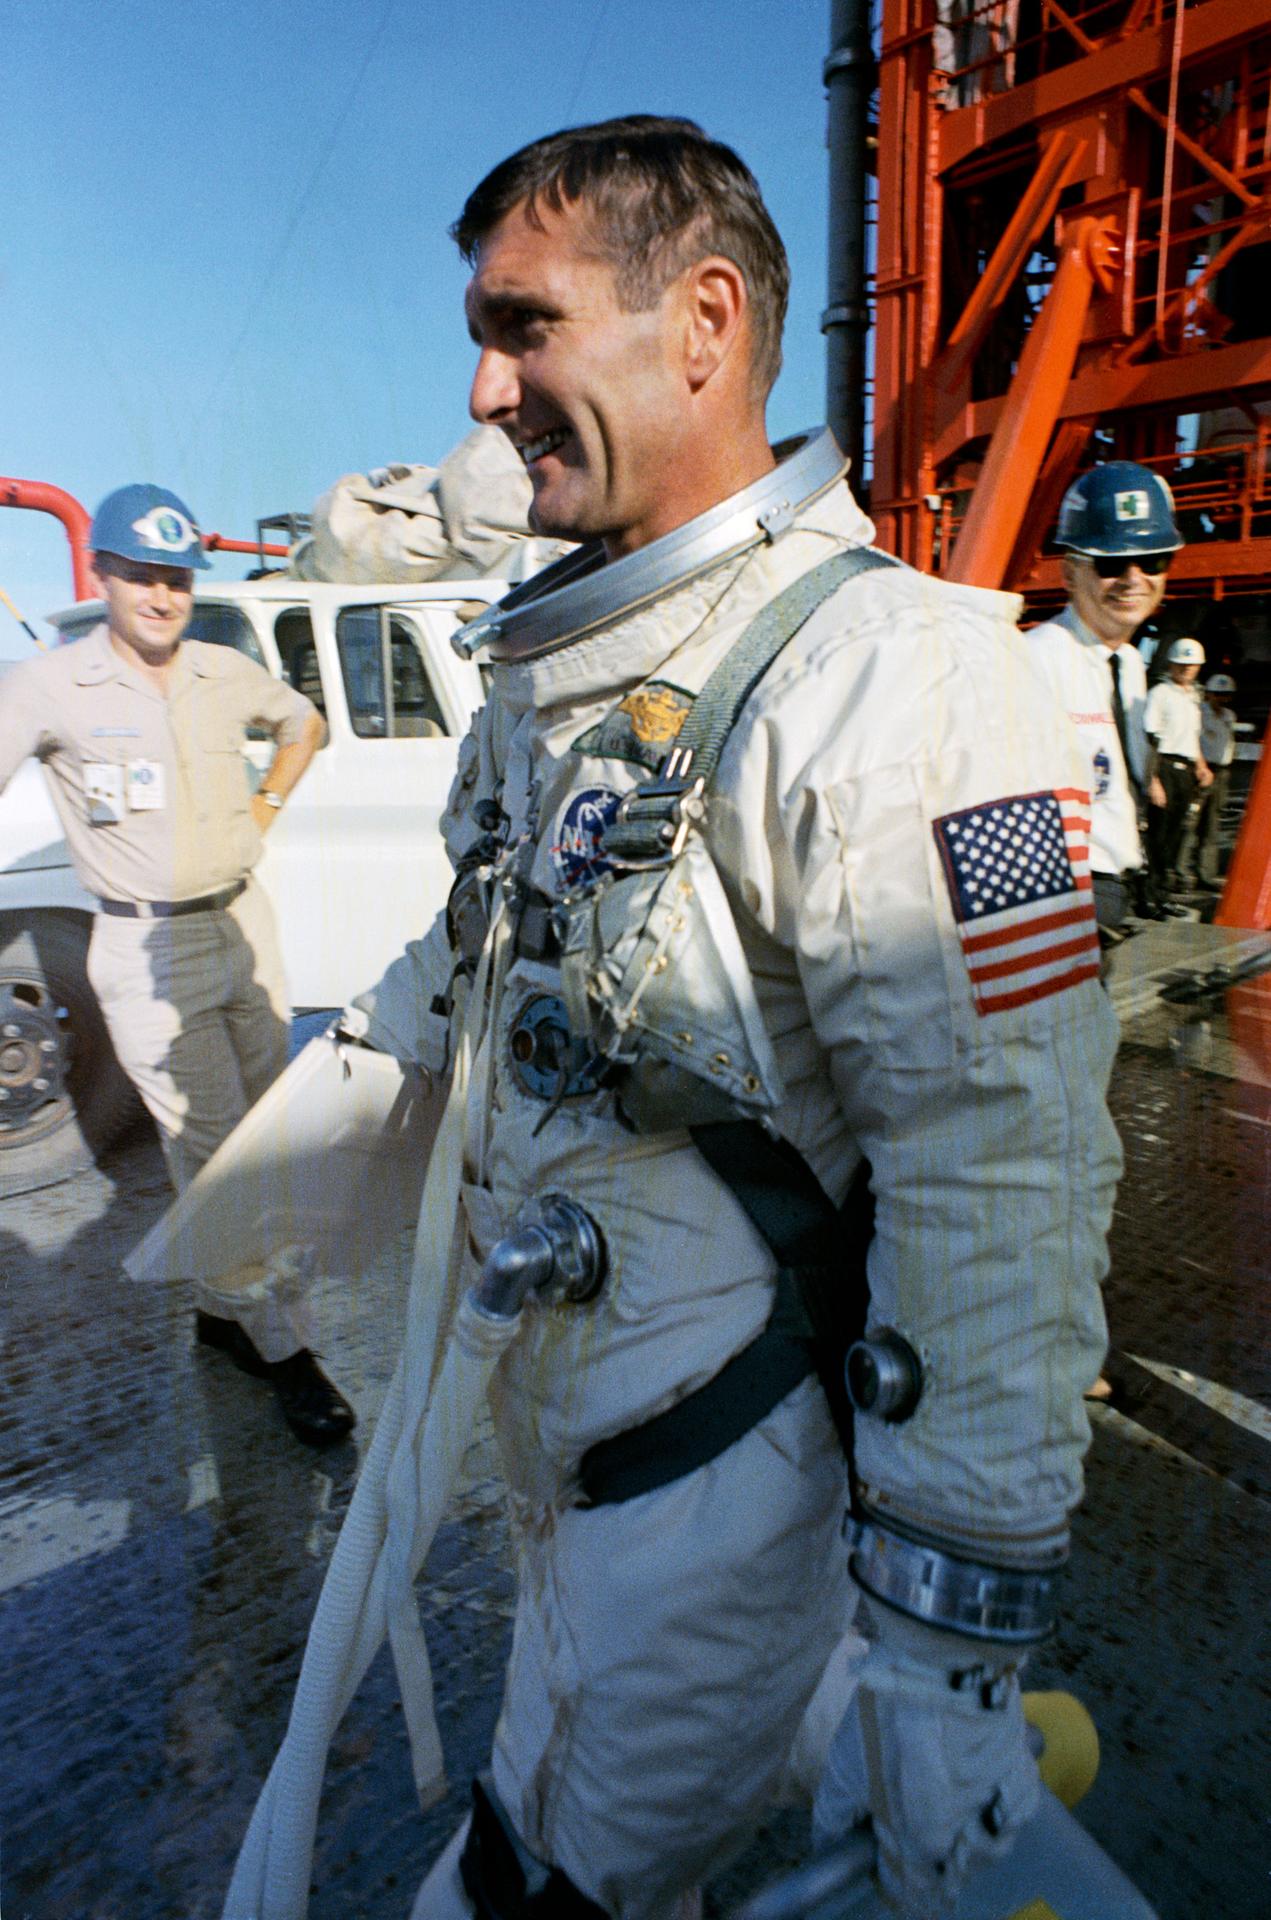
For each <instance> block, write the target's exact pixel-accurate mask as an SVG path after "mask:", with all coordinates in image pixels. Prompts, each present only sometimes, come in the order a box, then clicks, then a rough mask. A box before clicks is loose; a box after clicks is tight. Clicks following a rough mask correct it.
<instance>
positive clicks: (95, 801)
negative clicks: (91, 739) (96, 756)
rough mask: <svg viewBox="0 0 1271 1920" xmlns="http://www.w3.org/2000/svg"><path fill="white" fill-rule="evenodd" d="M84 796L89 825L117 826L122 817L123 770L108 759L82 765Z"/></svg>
mask: <svg viewBox="0 0 1271 1920" xmlns="http://www.w3.org/2000/svg"><path fill="white" fill-rule="evenodd" d="M84 798H85V800H86V801H87V802H88V824H89V826H90V827H117V826H118V825H119V822H120V821H121V820H122V819H123V817H124V770H123V768H122V767H120V766H117V765H114V764H113V763H112V762H111V761H109V760H89V761H86V762H85V765H84Z"/></svg>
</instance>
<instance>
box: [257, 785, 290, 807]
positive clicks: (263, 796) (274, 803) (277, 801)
mask: <svg viewBox="0 0 1271 1920" xmlns="http://www.w3.org/2000/svg"><path fill="white" fill-rule="evenodd" d="M256 798H257V799H258V800H263V801H264V803H265V805H266V806H267V807H272V808H273V809H274V812H275V813H277V811H278V809H279V807H281V806H282V805H283V804H284V801H283V797H282V795H281V794H280V793H275V792H274V790H273V788H272V787H257V789H256Z"/></svg>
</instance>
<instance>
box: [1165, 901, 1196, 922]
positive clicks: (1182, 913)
mask: <svg viewBox="0 0 1271 1920" xmlns="http://www.w3.org/2000/svg"><path fill="white" fill-rule="evenodd" d="M1164 917H1165V918H1166V919H1167V920H1190V919H1191V913H1190V911H1189V910H1188V908H1186V907H1185V906H1184V905H1183V903H1182V901H1181V900H1167V901H1166V902H1165V915H1164Z"/></svg>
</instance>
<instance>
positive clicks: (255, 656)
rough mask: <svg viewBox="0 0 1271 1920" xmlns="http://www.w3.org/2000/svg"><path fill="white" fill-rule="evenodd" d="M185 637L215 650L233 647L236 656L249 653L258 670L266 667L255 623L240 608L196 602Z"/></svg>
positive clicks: (212, 602) (248, 656)
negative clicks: (203, 642)
mask: <svg viewBox="0 0 1271 1920" xmlns="http://www.w3.org/2000/svg"><path fill="white" fill-rule="evenodd" d="M184 637H185V638H186V639H187V640H206V641H207V642H208V644H209V645H210V646H213V647H233V649H234V651H235V652H236V653H245V654H246V655H247V658H248V659H249V660H254V661H255V662H256V664H257V666H260V667H263V666H264V664H265V656H264V655H263V654H262V652H261V650H260V642H259V640H257V638H256V635H255V633H254V632H253V630H252V623H251V621H250V620H249V619H248V618H247V616H246V614H244V613H240V612H239V610H238V608H237V607H224V606H217V605H216V603H215V601H208V600H204V601H202V602H199V601H197V600H196V601H195V603H194V612H193V613H192V614H191V615H190V624H189V626H188V627H187V628H186V630H185V636H184Z"/></svg>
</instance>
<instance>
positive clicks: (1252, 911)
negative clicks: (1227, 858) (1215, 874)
mask: <svg viewBox="0 0 1271 1920" xmlns="http://www.w3.org/2000/svg"><path fill="white" fill-rule="evenodd" d="M1268 733H1271V728H1268ZM1214 922H1215V924H1216V925H1217V926H1220V927H1271V739H1268V740H1264V742H1263V746H1262V758H1261V760H1259V762H1258V765H1257V768H1256V770H1255V772H1254V776H1253V785H1252V786H1251V787H1250V789H1249V797H1248V799H1247V800H1246V801H1245V810H1244V816H1243V818H1242V820H1241V822H1240V834H1239V837H1238V839H1237V841H1236V845H1235V849H1234V851H1233V852H1232V856H1231V864H1230V866H1229V867H1228V869H1227V884H1226V886H1225V887H1224V888H1223V895H1222V899H1221V900H1220V901H1219V903H1218V911H1217V912H1216V913H1215V915H1214Z"/></svg>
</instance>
